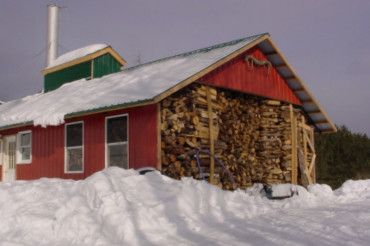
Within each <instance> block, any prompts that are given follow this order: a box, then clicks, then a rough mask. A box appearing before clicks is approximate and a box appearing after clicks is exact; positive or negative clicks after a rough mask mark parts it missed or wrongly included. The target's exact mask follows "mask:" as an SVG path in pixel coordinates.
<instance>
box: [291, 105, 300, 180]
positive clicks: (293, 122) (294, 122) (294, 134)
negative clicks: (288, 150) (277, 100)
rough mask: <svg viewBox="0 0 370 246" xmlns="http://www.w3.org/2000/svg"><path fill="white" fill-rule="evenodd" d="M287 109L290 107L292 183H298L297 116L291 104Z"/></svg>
mask: <svg viewBox="0 0 370 246" xmlns="http://www.w3.org/2000/svg"><path fill="white" fill-rule="evenodd" d="M289 109H290V127H291V135H292V184H298V180H297V179H298V159H297V157H298V156H297V154H298V153H297V147H298V146H297V117H296V116H295V115H294V110H293V105H292V104H289Z"/></svg>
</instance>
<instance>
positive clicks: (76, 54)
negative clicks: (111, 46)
mask: <svg viewBox="0 0 370 246" xmlns="http://www.w3.org/2000/svg"><path fill="white" fill-rule="evenodd" d="M106 47H108V45H106V44H92V45H88V46H85V47H83V48H80V49H77V50H73V51H71V52H68V53H65V54H64V55H61V56H59V57H58V58H56V59H55V60H53V61H51V62H50V64H49V66H48V67H46V69H49V68H52V67H56V66H59V65H61V64H64V63H67V62H70V61H73V60H76V59H78V58H81V57H84V56H87V55H90V54H92V53H95V52H97V51H99V50H102V49H104V48H106Z"/></svg>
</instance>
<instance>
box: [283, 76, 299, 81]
mask: <svg viewBox="0 0 370 246" xmlns="http://www.w3.org/2000/svg"><path fill="white" fill-rule="evenodd" d="M283 79H284V80H286V81H289V80H297V78H296V77H294V76H293V77H287V78H283Z"/></svg>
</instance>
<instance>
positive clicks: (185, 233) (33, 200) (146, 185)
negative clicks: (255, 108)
mask: <svg viewBox="0 0 370 246" xmlns="http://www.w3.org/2000/svg"><path fill="white" fill-rule="evenodd" d="M261 189H262V187H261V185H255V186H254V187H252V188H250V189H248V190H247V191H241V190H238V191H234V192H231V191H222V190H220V189H218V188H217V187H215V186H211V185H209V184H207V183H206V182H204V181H197V180H194V179H190V178H185V179H183V180H181V181H177V180H173V179H170V178H168V177H166V176H162V175H160V174H159V173H158V172H151V173H147V174H145V175H139V174H138V173H137V172H136V171H134V170H124V169H120V168H109V169H105V170H103V171H101V172H98V173H96V174H94V175H92V176H91V177H89V178H87V179H86V180H81V181H72V180H62V179H46V178H43V179H40V180H35V181H16V182H12V183H0V245H4V246H5V245H9V246H10V245H12V246H13V245H324V246H325V245H369V242H370V180H361V181H347V182H346V183H344V184H343V186H342V187H341V188H339V189H338V190H335V191H332V190H331V188H330V187H329V186H327V185H320V184H315V185H311V186H309V187H308V189H307V190H306V189H304V188H302V187H299V186H295V187H294V189H295V190H297V191H298V194H297V195H294V196H293V197H291V198H288V199H284V200H269V199H267V198H266V197H265V195H264V194H263V192H261Z"/></svg>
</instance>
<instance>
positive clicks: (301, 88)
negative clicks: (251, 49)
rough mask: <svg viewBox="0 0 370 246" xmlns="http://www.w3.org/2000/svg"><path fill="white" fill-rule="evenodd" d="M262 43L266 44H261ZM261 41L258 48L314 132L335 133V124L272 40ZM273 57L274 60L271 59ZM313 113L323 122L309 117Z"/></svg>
mask: <svg viewBox="0 0 370 246" xmlns="http://www.w3.org/2000/svg"><path fill="white" fill-rule="evenodd" d="M263 41H265V42H267V43H263ZM263 41H262V42H260V43H259V48H260V49H261V50H262V51H263V52H264V53H265V55H266V56H267V58H268V59H269V61H270V62H271V63H272V65H273V66H274V67H275V69H276V70H277V71H278V73H279V74H280V75H281V76H282V78H283V79H284V80H285V81H286V83H287V85H288V86H289V87H290V88H291V90H292V91H293V92H294V94H295V95H296V96H297V98H298V99H299V100H300V101H301V102H302V109H303V110H304V111H305V113H306V114H307V115H308V117H310V119H311V121H312V123H313V124H314V125H315V129H316V131H317V132H327V133H329V132H336V131H337V128H336V126H335V124H334V123H333V122H332V121H331V120H330V118H329V117H328V115H327V114H326V113H325V111H324V110H323V108H322V107H321V106H320V104H319V103H318V102H317V100H316V99H315V98H314V96H313V95H312V94H311V92H310V91H309V90H308V89H307V87H306V85H305V84H304V83H303V81H302V80H301V78H300V77H299V76H298V74H297V73H296V72H295V70H294V69H293V67H292V66H291V65H290V63H289V62H288V60H287V59H286V58H285V57H284V55H283V54H282V52H281V51H280V50H279V48H278V47H277V46H276V45H275V43H274V42H273V41H272V39H271V38H270V37H268V38H267V39H265V40H263ZM274 56H275V58H273V57H274ZM309 109H310V110H309ZM313 112H314V113H316V114H320V115H321V117H317V118H318V119H323V120H320V121H318V120H315V119H313V118H312V117H311V116H310V114H311V113H313ZM323 125H327V126H329V127H325V128H324V127H322V126H323Z"/></svg>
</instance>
